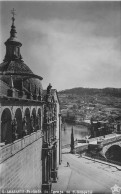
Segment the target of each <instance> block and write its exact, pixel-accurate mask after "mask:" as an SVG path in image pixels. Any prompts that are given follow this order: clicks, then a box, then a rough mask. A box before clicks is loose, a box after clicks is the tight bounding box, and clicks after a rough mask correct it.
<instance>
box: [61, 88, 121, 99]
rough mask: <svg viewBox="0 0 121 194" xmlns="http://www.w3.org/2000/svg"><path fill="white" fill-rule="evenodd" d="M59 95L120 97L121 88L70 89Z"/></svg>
mask: <svg viewBox="0 0 121 194" xmlns="http://www.w3.org/2000/svg"><path fill="white" fill-rule="evenodd" d="M59 93H60V94H77V95H81V96H83V95H100V96H112V97H119V98H120V97H121V88H104V89H97V88H82V87H78V88H72V89H66V90H62V91H60V92H59Z"/></svg>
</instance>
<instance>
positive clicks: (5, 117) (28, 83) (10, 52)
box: [0, 11, 62, 193]
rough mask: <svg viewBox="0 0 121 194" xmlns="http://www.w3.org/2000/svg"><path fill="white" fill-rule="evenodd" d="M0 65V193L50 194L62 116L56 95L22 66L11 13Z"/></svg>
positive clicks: (23, 64) (59, 159) (55, 175)
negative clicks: (39, 193) (32, 193)
mask: <svg viewBox="0 0 121 194" xmlns="http://www.w3.org/2000/svg"><path fill="white" fill-rule="evenodd" d="M12 13H13V17H12V26H11V31H10V38H9V39H8V40H7V41H6V42H5V46H6V54H5V58H4V60H3V63H1V64H0V120H1V123H0V167H1V182H0V189H2V190H6V189H8V190H9V189H19V190H20V189H21V190H22V189H23V190H24V189H26V190H27V189H29V190H30V191H32V189H39V190H41V191H42V193H50V192H51V186H52V182H57V179H58V167H59V164H61V160H62V158H61V114H60V108H59V99H58V95H57V91H56V90H54V89H52V86H51V84H49V86H48V87H47V90H44V91H43V88H42V83H41V81H42V79H43V78H42V77H41V76H39V75H35V74H34V73H33V72H32V71H31V70H30V68H29V67H28V66H27V65H26V64H25V63H24V61H23V59H22V56H21V52H20V48H21V46H22V44H21V42H20V41H19V40H18V39H17V36H16V34H17V32H16V27H15V24H14V23H15V18H14V11H13V12H12Z"/></svg>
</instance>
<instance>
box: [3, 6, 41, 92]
mask: <svg viewBox="0 0 121 194" xmlns="http://www.w3.org/2000/svg"><path fill="white" fill-rule="evenodd" d="M11 13H12V25H11V30H10V37H9V38H8V39H7V41H6V42H5V46H6V54H5V57H4V60H3V63H1V64H0V73H1V75H2V77H1V78H0V79H1V80H2V81H3V82H5V83H6V84H8V85H9V84H10V76H8V75H10V74H11V75H12V77H13V84H14V87H15V88H16V89H18V90H20V89H21V82H23V86H24V89H25V90H26V91H29V90H30V88H31V92H32V93H33V94H34V92H35V90H36V92H37V93H39V92H41V93H42V90H43V88H42V84H41V81H40V80H42V79H43V78H41V77H40V76H36V75H35V74H33V72H32V71H31V69H30V68H29V67H28V66H27V65H26V64H25V63H24V61H23V59H22V56H21V53H20V47H21V46H22V43H21V42H20V41H19V40H18V38H17V36H16V34H17V32H16V27H15V10H14V9H13V10H12V11H11Z"/></svg>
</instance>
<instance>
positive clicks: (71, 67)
mask: <svg viewBox="0 0 121 194" xmlns="http://www.w3.org/2000/svg"><path fill="white" fill-rule="evenodd" d="M13 8H14V9H15V10H16V16H15V18H16V20H15V26H16V30H17V37H18V39H19V40H20V42H21V43H22V47H21V54H22V57H23V60H24V62H25V63H26V64H27V65H28V66H29V67H30V69H31V70H32V71H33V72H34V73H35V74H37V75H40V76H42V77H43V81H42V85H43V88H44V89H45V88H46V87H47V86H48V84H49V83H51V84H52V86H53V88H56V89H57V91H60V90H64V89H70V88H74V87H88V88H105V87H115V88H121V2H119V1H115V2H112V1H77V2H76V1H70V2H69V1H67V2H65V1H17V2H16V1H13V2H12V1H9V2H7V1H1V2H0V31H1V32H0V33H1V39H0V62H2V61H3V59H4V56H5V45H4V42H5V41H6V40H7V39H8V38H9V36H10V28H11V23H12V22H11V17H12V15H11V10H12V9H13Z"/></svg>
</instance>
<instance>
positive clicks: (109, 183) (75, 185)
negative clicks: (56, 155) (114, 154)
mask: <svg viewBox="0 0 121 194" xmlns="http://www.w3.org/2000/svg"><path fill="white" fill-rule="evenodd" d="M67 161H68V162H69V164H70V167H67V165H66V164H67ZM115 184H117V185H118V186H120V187H121V171H119V170H117V169H116V168H115V167H110V166H108V165H105V164H101V163H98V162H95V161H92V160H88V159H85V158H82V157H80V156H79V155H73V154H70V153H67V152H66V153H64V154H63V162H62V165H61V166H60V170H59V181H58V183H56V184H55V185H54V187H53V190H63V191H65V190H66V191H67V190H68V191H72V190H90V191H93V193H106V194H107V193H112V191H111V187H113V186H114V185H115Z"/></svg>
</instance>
